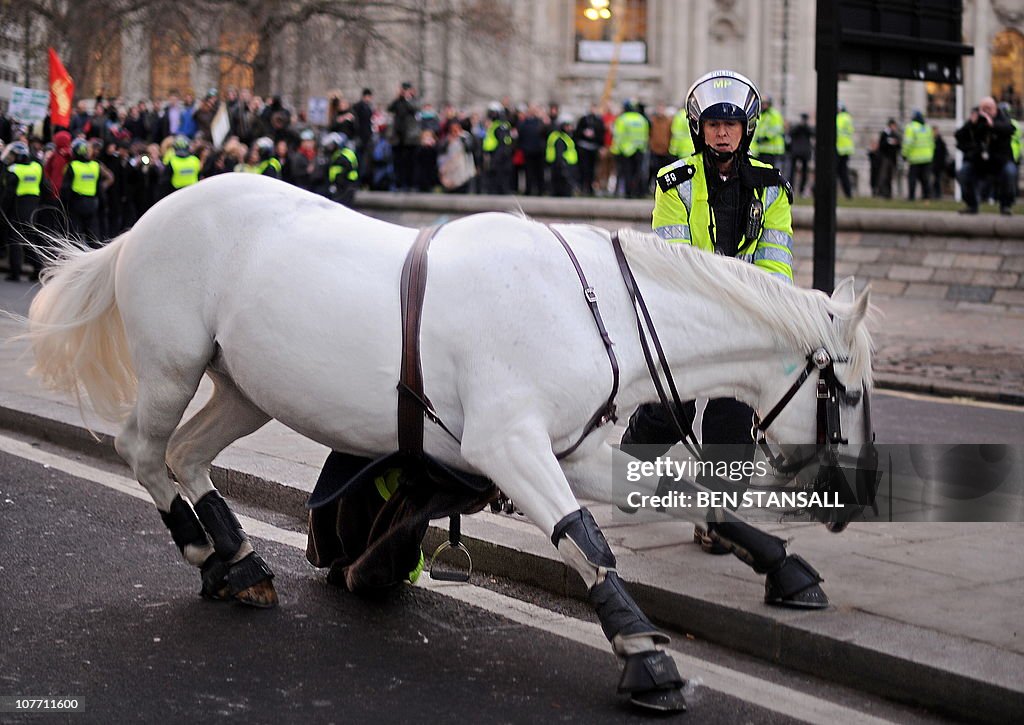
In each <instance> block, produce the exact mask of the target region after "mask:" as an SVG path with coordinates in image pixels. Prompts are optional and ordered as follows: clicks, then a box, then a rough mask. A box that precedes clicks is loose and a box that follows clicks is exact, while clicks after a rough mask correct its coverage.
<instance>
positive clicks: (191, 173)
mask: <svg viewBox="0 0 1024 725" xmlns="http://www.w3.org/2000/svg"><path fill="white" fill-rule="evenodd" d="M171 149H172V151H173V153H172V154H170V155H168V157H167V165H166V166H165V167H164V181H163V184H164V193H165V194H170V193H173V192H175V191H177V190H178V189H184V188H185V187H186V186H192V184H194V183H196V182H197V181H199V170H200V168H202V162H200V161H199V157H198V156H196V155H195V154H194V153H192V150H191V143H190V142H189V140H188V136H181V135H179V136H176V137H175V138H174V144H173V145H172V147H171Z"/></svg>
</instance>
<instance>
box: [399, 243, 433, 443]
mask: <svg viewBox="0 0 1024 725" xmlns="http://www.w3.org/2000/svg"><path fill="white" fill-rule="evenodd" d="M438 229H440V227H439V226H432V227H426V228H424V229H421V230H420V233H419V234H418V235H416V241H415V242H413V245H412V248H411V249H410V250H409V254H408V255H406V258H405V265H404V266H403V267H402V371H401V376H400V378H399V383H398V449H399V450H400V451H401V452H402V453H405V454H408V455H411V456H420V455H421V454H422V453H423V414H424V412H425V411H428V410H429V411H430V412H431V413H433V410H432V408H431V406H430V401H429V400H427V398H426V396H425V395H424V394H423V367H422V365H421V364H420V320H421V318H422V313H423V295H424V293H425V292H426V289H427V251H428V249H429V248H430V241H431V240H432V239H433V238H434V235H435V234H437V230H438Z"/></svg>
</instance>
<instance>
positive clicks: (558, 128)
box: [544, 114, 579, 196]
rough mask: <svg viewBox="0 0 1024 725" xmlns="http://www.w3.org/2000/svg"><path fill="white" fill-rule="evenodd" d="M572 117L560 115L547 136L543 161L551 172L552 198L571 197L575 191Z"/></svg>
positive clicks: (574, 145) (574, 151) (575, 160)
mask: <svg viewBox="0 0 1024 725" xmlns="http://www.w3.org/2000/svg"><path fill="white" fill-rule="evenodd" d="M572 131H573V127H572V117H571V116H568V115H565V114H563V115H561V116H559V117H558V119H557V122H556V124H555V129H554V130H553V131H552V132H551V133H549V134H548V141H547V147H546V149H545V152H544V160H545V161H546V162H547V164H548V168H549V169H550V170H551V183H550V184H549V185H548V188H549V189H551V193H552V195H553V196H572V193H573V191H574V190H575V189H576V164H577V162H578V161H579V156H578V155H577V153H576V144H575V142H574V141H573V140H572Z"/></svg>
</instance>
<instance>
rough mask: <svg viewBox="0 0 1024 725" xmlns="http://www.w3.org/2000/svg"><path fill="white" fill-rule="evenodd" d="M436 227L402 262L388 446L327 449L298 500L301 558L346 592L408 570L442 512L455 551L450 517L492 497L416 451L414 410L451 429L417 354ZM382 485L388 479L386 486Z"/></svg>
mask: <svg viewBox="0 0 1024 725" xmlns="http://www.w3.org/2000/svg"><path fill="white" fill-rule="evenodd" d="M437 229H438V227H428V228H426V229H422V230H420V233H419V234H418V235H417V237H416V241H415V242H414V243H413V245H412V248H411V249H410V250H409V254H408V255H407V256H406V259H405V265H404V267H403V268H402V280H401V300H402V367H401V376H400V380H399V383H398V451H395V452H393V453H389V454H387V455H385V456H381V457H379V458H376V459H370V458H365V457H361V456H354V455H351V454H346V453H341V452H338V451H332V452H331V454H330V455H329V456H328V457H327V461H326V462H325V464H324V468H323V471H322V472H321V473H320V478H319V479H318V480H317V483H316V486H315V488H314V489H313V493H312V494H311V495H310V497H309V500H308V501H307V502H306V507H307V508H308V509H309V527H308V536H307V545H306V558H307V559H308V560H309V562H310V563H311V564H312V565H313V566H315V567H318V568H327V567H330V571H329V573H328V577H327V580H328V582H330V583H332V584H336V585H338V586H344V587H346V588H347V589H349V590H350V591H352V592H357V593H370V592H373V591H379V590H383V589H387V588H390V587H393V586H395V585H397V584H399V583H401V582H403V581H405V580H407V579H410V578H413V576H412V574H413V573H415V574H417V575H418V568H419V566H420V565H421V562H422V552H421V549H420V545H421V543H422V541H423V537H424V536H425V535H426V532H427V527H428V526H429V524H430V521H431V520H433V519H439V518H444V517H445V516H447V517H450V518H451V527H450V545H451V546H453V547H458V546H459V541H458V519H457V517H458V516H459V515H460V514H463V513H466V514H469V513H476V512H477V511H480V510H481V509H483V508H484V507H485V506H486V505H487V504H488V503H490V502H491V501H492V500H493V499H495V498H496V497H497V495H498V489H497V488H496V487H495V486H494V484H493V483H492V482H491V481H490V480H489V479H487V478H484V477H483V476H478V475H474V474H471V473H467V472H465V471H459V470H456V469H454V468H452V467H451V466H448V465H445V464H444V463H442V462H441V461H439V460H437V459H436V458H434V457H433V456H430V455H429V454H427V453H425V452H424V450H423V418H424V416H427V417H429V418H430V419H431V420H432V421H434V422H435V423H437V424H438V425H440V426H441V427H442V428H443V429H444V430H445V431H446V432H448V433H449V435H451V432H450V431H448V429H447V428H446V427H445V426H444V424H443V423H442V422H441V420H440V418H438V417H437V415H436V413H434V410H433V406H432V405H431V404H430V401H429V399H427V397H426V395H425V394H424V391H423V370H422V366H421V362H420V354H419V349H420V340H419V336H420V319H421V316H422V311H423V296H424V293H425V291H426V279H427V252H428V249H429V247H430V242H431V240H432V239H433V237H434V235H435V234H436V233H437ZM453 437H454V436H453ZM391 483H395V484H397V485H396V486H395V488H394V490H393V491H392V490H391V486H390V485H389V484H391ZM435 555H436V554H435ZM435 578H439V577H438V576H437V575H436V574H435Z"/></svg>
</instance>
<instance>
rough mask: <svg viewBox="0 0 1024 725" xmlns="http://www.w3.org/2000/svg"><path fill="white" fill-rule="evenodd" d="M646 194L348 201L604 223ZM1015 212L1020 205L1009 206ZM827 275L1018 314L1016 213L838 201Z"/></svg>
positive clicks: (1023, 301) (804, 255)
mask: <svg viewBox="0 0 1024 725" xmlns="http://www.w3.org/2000/svg"><path fill="white" fill-rule="evenodd" d="M651 205H652V202H651V201H648V200H625V199H603V198H602V199H596V198H593V199H555V198H547V197H518V196H517V197H513V196H483V195H459V194H406V193H391V192H360V194H359V197H358V198H357V200H356V207H357V208H358V209H359V211H362V212H364V213H366V214H369V215H370V216H374V217H377V218H380V219H384V220H386V221H390V222H394V223H396V224H403V225H406V226H414V227H419V226H424V225H427V224H435V223H437V222H438V221H446V220H451V219H455V218H458V217H460V216H465V215H467V214H476V213H479V212H485V211H512V212H522V213H525V214H527V215H529V216H531V217H533V218H535V219H537V220H538V221H543V222H560V221H572V222H582V223H587V224H596V225H598V226H601V227H605V228H607V229H617V228H620V227H624V226H627V227H633V228H636V229H646V230H650V219H651ZM1016 211H1018V212H1020V211H1021V210H1020V208H1019V207H1018V208H1017V209H1016ZM813 220H814V210H813V209H812V208H810V207H802V206H800V207H795V208H794V209H793V226H794V237H795V239H794V252H795V256H796V260H795V265H794V266H795V270H796V280H797V283H798V284H800V285H802V286H805V287H810V286H811V272H812V262H811V256H812V253H813V249H814V238H813V230H812V225H813ZM837 223H838V230H839V231H838V233H837V236H836V278H837V279H840V278H842V277H845V276H847V275H854V276H855V277H856V278H857V284H858V286H859V287H860V286H863V285H865V284H867V283H868V282H870V283H871V286H872V290H873V291H874V292H875V293H877V294H881V295H886V296H890V297H907V298H916V299H926V300H927V299H931V300H948V301H950V302H951V303H953V304H954V305H955V306H956V307H957V308H960V309H971V308H979V307H981V308H984V309H985V310H987V311H1000V310H1009V311H1012V312H1024V215H1021V214H1019V215H1017V216H1002V215H999V214H992V213H982V214H978V215H960V214H957V213H955V212H938V211H930V210H925V209H922V210H921V211H917V210H879V209H850V208H841V209H839V210H838V212H837Z"/></svg>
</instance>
